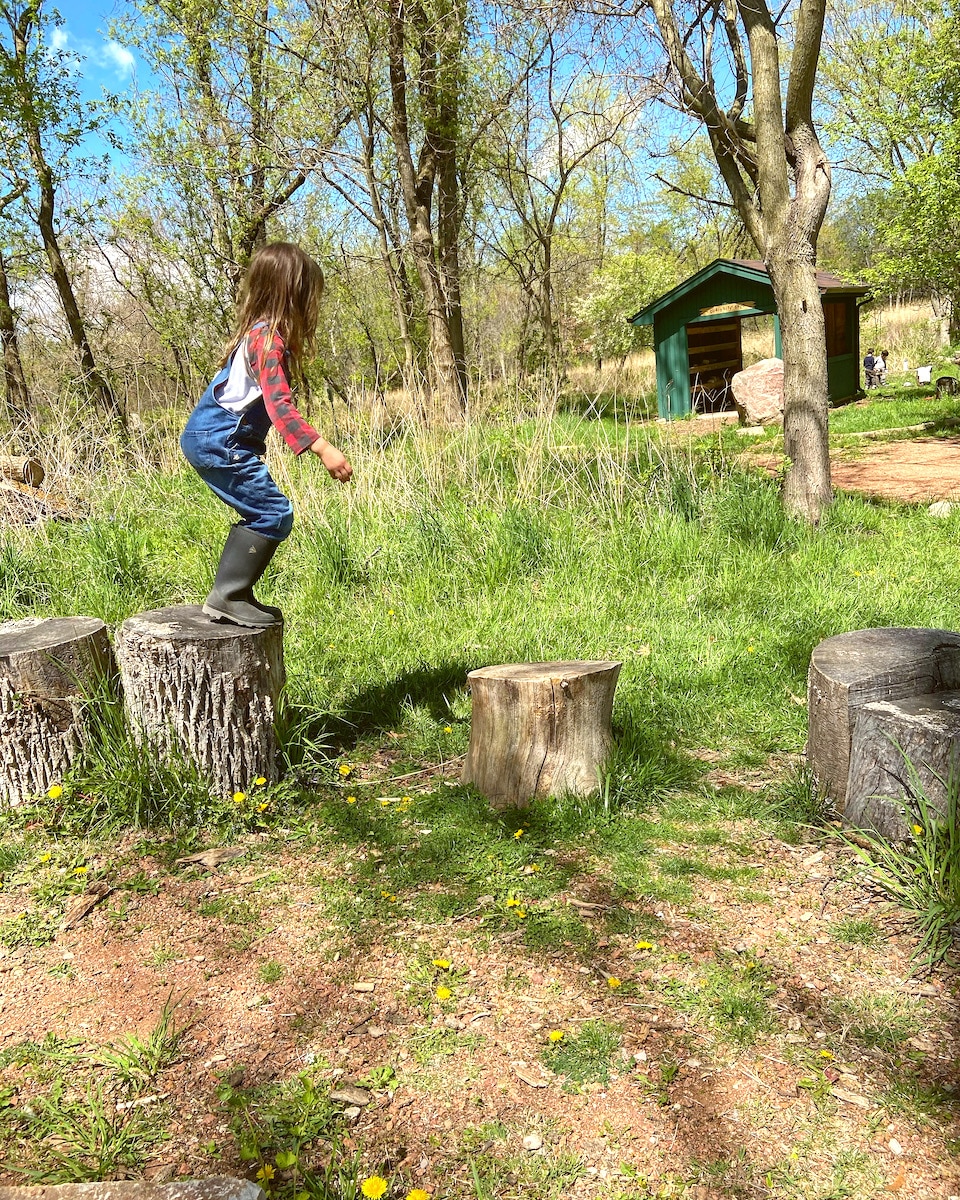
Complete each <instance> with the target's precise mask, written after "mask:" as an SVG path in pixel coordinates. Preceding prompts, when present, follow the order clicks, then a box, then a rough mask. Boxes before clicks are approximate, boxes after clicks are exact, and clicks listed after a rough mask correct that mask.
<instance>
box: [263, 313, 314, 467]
mask: <svg viewBox="0 0 960 1200" xmlns="http://www.w3.org/2000/svg"><path fill="white" fill-rule="evenodd" d="M247 355H248V357H249V362H250V367H251V369H252V371H253V374H254V377H255V378H256V380H257V383H258V384H259V385H260V389H261V391H262V392H263V403H264V407H265V408H266V410H267V416H268V417H269V418H270V420H271V422H272V423H273V424H274V425H275V426H276V428H277V432H278V433H279V434H280V436H281V437H282V438H283V440H284V441H285V442H286V443H287V445H288V446H289V447H290V449H291V450H292V451H293V452H294V454H302V453H303V452H304V450H309V448H310V447H311V446H312V445H313V443H314V442H315V441H316V440H317V438H318V437H319V436H320V434H319V433H317V431H316V430H315V429H314V428H313V426H312V425H310V424H309V423H308V422H307V421H305V420H304V419H303V417H301V415H300V414H299V412H297V410H296V408H295V407H294V404H293V400H292V398H291V395H290V381H289V379H288V378H287V369H286V362H285V355H284V346H283V340H282V339H281V337H280V335H279V334H274V336H273V341H272V342H271V343H270V344H269V345H267V328H266V326H265V325H257V326H256V327H255V328H254V329H253V330H252V331H251V333H250V336H249V337H248V339H247Z"/></svg>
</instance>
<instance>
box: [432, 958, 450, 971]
mask: <svg viewBox="0 0 960 1200" xmlns="http://www.w3.org/2000/svg"><path fill="white" fill-rule="evenodd" d="M433 965H434V966H435V967H439V968H440V970H441V971H449V970H450V959H449V958H435V959H434V960H433Z"/></svg>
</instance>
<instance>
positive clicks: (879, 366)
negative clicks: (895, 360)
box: [873, 350, 890, 387]
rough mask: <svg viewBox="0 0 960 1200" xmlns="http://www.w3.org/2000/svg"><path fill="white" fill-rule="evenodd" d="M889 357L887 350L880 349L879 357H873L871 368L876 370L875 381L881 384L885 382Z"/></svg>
mask: <svg viewBox="0 0 960 1200" xmlns="http://www.w3.org/2000/svg"><path fill="white" fill-rule="evenodd" d="M889 357H890V351H889V350H881V351H880V357H879V358H876V359H874V363H873V369H874V371H875V372H876V376H877V383H878V384H880V385H881V387H882V386H883V384H885V383H886V382H887V359H888V358H889Z"/></svg>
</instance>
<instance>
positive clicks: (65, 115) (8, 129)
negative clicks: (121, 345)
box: [0, 0, 123, 421]
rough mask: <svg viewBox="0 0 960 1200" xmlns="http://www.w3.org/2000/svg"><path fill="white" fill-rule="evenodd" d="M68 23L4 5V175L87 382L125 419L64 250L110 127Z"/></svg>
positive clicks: (0, 49)
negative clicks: (90, 91)
mask: <svg viewBox="0 0 960 1200" xmlns="http://www.w3.org/2000/svg"><path fill="white" fill-rule="evenodd" d="M61 25H62V19H61V18H60V16H59V14H58V13H57V12H56V10H55V9H47V8H46V7H45V5H44V0H0V175H2V176H3V178H4V180H5V185H6V189H7V191H8V196H10V197H15V198H17V200H18V202H19V203H20V204H21V205H22V206H23V208H24V210H25V212H26V213H27V214H28V215H29V217H30V220H31V222H32V223H33V225H34V227H35V228H36V230H37V232H38V234H39V237H40V241H41V244H42V246H43V250H44V252H45V255H46V260H47V269H48V271H49V273H50V276H51V278H52V280H53V283H54V286H55V287H56V291H57V296H58V297H59V300H60V305H61V308H62V309H63V315H64V318H65V320H66V323H67V327H68V329H69V333H70V338H71V341H72V342H73V345H74V347H75V350H76V353H77V357H78V358H79V360H80V367H81V370H82V375H83V379H84V382H85V384H86V385H87V387H88V388H89V390H90V393H91V395H92V396H93V398H94V400H95V402H96V403H97V405H98V406H99V407H100V409H101V410H102V411H103V412H104V413H105V414H106V415H107V416H109V417H111V418H116V419H120V420H121V421H122V419H123V410H122V407H121V405H120V403H119V402H118V400H117V399H116V397H115V396H114V393H113V391H112V389H111V387H110V385H109V383H108V382H107V380H106V378H105V377H104V375H103V374H102V372H101V371H100V368H99V367H98V365H97V361H96V358H95V356H94V353H93V348H92V346H91V344H90V339H89V337H88V335H87V329H86V325H85V322H84V319H83V315H82V314H81V311H80V305H79V304H78V302H77V297H76V293H75V291H74V287H73V281H72V279H71V277H70V272H69V269H68V267H67V261H66V257H65V255H64V251H63V244H62V242H63V234H64V225H65V224H66V223H67V222H69V220H70V217H67V216H65V214H64V206H63V205H62V204H61V199H62V194H63V188H64V185H65V184H66V183H67V182H68V181H69V180H71V179H75V177H76V175H77V173H78V172H79V173H81V174H82V173H83V171H84V170H85V169H86V171H87V172H88V173H89V171H90V170H91V164H90V162H89V161H87V162H84V161H83V160H82V157H81V153H80V151H81V147H82V145H83V143H84V141H85V139H86V138H87V137H88V135H89V134H91V133H92V132H94V131H96V130H98V129H101V128H102V126H103V116H102V114H100V113H98V112H97V111H96V109H95V108H94V106H92V105H90V104H88V103H85V102H84V101H83V100H82V99H81V97H80V94H79V91H78V88H77V84H76V80H75V74H74V68H75V66H76V60H75V56H72V55H71V54H69V53H68V52H67V51H66V50H64V49H56V48H55V42H54V39H53V36H52V35H53V33H54V32H55V31H56V30H57V29H58V28H59V27H60V26H61ZM75 212H76V210H74V213H75ZM73 219H76V218H75V215H74V218H73ZM7 307H8V308H9V304H8V305H7ZM7 344H9V343H7Z"/></svg>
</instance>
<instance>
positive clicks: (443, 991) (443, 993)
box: [436, 984, 453, 1000]
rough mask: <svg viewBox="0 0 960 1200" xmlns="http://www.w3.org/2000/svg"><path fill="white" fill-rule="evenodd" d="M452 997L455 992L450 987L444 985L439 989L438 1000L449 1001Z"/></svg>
mask: <svg viewBox="0 0 960 1200" xmlns="http://www.w3.org/2000/svg"><path fill="white" fill-rule="evenodd" d="M452 995H453V992H451V991H450V989H449V988H448V987H444V986H443V985H442V984H441V985H440V987H438V988H437V992H436V996H437V999H438V1000H449V999H450V997H451V996H452Z"/></svg>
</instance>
